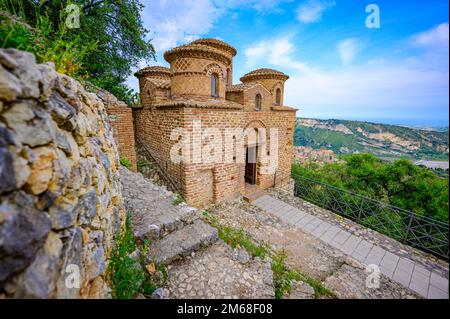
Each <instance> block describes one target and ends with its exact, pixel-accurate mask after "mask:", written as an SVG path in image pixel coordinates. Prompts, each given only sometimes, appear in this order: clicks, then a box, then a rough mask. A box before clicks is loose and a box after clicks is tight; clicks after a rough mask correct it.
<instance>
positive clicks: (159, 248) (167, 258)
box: [147, 219, 218, 264]
mask: <svg viewBox="0 0 450 319" xmlns="http://www.w3.org/2000/svg"><path fill="white" fill-rule="evenodd" d="M217 239H218V232H217V229H216V228H214V227H211V226H210V225H208V224H206V223H204V222H203V221H201V220H199V219H197V220H195V221H194V222H193V223H192V224H189V225H187V226H184V227H183V228H181V229H179V230H177V231H175V232H172V233H170V234H168V235H167V236H166V237H164V238H163V239H161V240H158V241H156V242H153V243H152V244H151V246H150V249H149V253H148V255H147V261H148V262H154V263H155V264H161V263H164V264H170V263H171V262H172V261H174V260H176V259H179V258H183V257H185V256H187V255H189V254H191V253H192V252H194V251H197V250H199V249H200V248H201V247H206V246H209V245H211V244H212V243H214V242H216V241H217Z"/></svg>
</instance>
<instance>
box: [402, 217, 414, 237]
mask: <svg viewBox="0 0 450 319" xmlns="http://www.w3.org/2000/svg"><path fill="white" fill-rule="evenodd" d="M412 219H413V215H412V214H411V213H410V214H409V221H408V226H407V227H406V234H405V238H404V239H403V240H404V241H405V242H408V236H409V231H410V230H411V224H412Z"/></svg>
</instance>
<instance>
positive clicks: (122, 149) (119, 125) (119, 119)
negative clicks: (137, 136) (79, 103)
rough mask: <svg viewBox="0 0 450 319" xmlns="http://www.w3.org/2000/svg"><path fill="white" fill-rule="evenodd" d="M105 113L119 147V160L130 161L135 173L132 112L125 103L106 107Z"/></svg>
mask: <svg viewBox="0 0 450 319" xmlns="http://www.w3.org/2000/svg"><path fill="white" fill-rule="evenodd" d="M107 112H108V115H109V120H110V123H111V126H112V129H113V134H114V139H115V140H116V143H117V144H118V147H119V155H120V158H121V159H127V160H128V161H130V162H131V166H132V169H133V170H134V171H136V170H137V163H136V149H135V141H134V124H133V111H132V109H131V108H129V107H128V106H127V105H126V104H125V103H114V104H110V105H108V107H107Z"/></svg>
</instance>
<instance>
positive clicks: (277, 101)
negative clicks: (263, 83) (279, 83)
mask: <svg viewBox="0 0 450 319" xmlns="http://www.w3.org/2000/svg"><path fill="white" fill-rule="evenodd" d="M275 105H276V106H280V105H281V89H280V88H278V89H277V90H276V91H275Z"/></svg>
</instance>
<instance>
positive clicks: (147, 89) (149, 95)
mask: <svg viewBox="0 0 450 319" xmlns="http://www.w3.org/2000/svg"><path fill="white" fill-rule="evenodd" d="M142 92H143V93H144V97H145V98H146V99H149V100H153V98H154V96H155V88H154V86H153V84H152V83H151V82H150V81H148V80H147V81H145V84H144V89H143V90H142Z"/></svg>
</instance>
